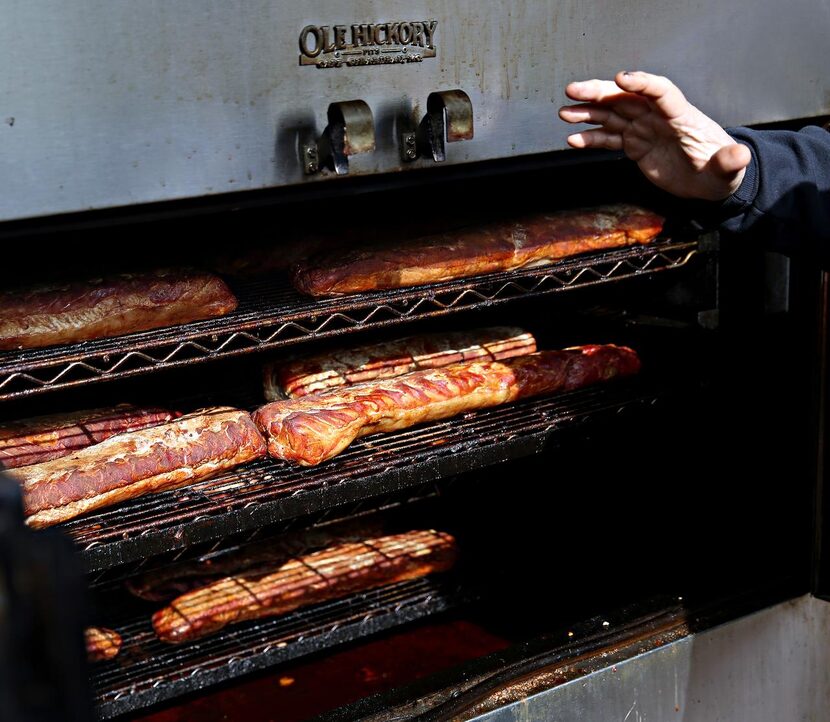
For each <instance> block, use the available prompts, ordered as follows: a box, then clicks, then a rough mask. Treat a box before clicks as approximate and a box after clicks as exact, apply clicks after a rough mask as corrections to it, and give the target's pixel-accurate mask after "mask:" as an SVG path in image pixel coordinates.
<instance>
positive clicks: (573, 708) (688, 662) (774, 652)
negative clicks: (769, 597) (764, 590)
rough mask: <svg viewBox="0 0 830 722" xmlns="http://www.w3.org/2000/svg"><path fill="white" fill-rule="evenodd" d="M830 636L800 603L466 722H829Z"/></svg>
mask: <svg viewBox="0 0 830 722" xmlns="http://www.w3.org/2000/svg"><path fill="white" fill-rule="evenodd" d="M828 639H830V604H829V603H827V602H824V601H821V600H818V599H815V598H814V597H810V596H804V597H799V598H798V599H795V600H792V601H788V602H784V603H783V604H778V605H775V606H772V607H769V608H767V609H765V610H763V611H760V612H757V613H755V614H751V615H749V616H746V617H743V618H741V619H738V620H737V621H734V622H730V623H728V624H724V625H722V626H719V627H715V628H714V629H711V630H709V631H706V632H703V633H701V634H695V635H691V636H688V637H684V638H682V639H680V640H679V641H676V642H673V643H671V644H668V645H666V646H664V647H659V648H658V649H655V650H653V651H650V652H647V653H645V654H641V655H639V656H636V657H634V658H632V659H629V660H627V661H625V662H622V663H618V664H616V665H614V666H610V667H606V668H605V669H602V670H600V671H598V672H595V673H593V674H589V675H587V676H584V677H580V678H578V679H575V680H573V681H571V682H568V683H566V684H563V685H561V686H559V687H554V688H553V689H550V690H547V691H545V692H541V693H539V694H536V695H533V696H530V697H528V698H526V699H522V700H520V701H519V702H516V703H514V704H511V705H508V706H505V707H501V708H499V709H496V710H494V711H493V712H489V713H486V714H483V715H479V716H476V717H474V718H467V717H465V719H473V720H475V722H547V721H548V720H556V722H571V721H572V720H573V722H576V721H577V720H579V721H584V720H591V722H606V721H607V722H612V721H613V722H621V721H622V722H646V721H647V720H650V721H660V722H662V721H664V720H677V721H678V722H681V721H682V722H713V721H714V720H730V721H733V720H752V722H781V721H782V720H826V719H827V718H828V715H827V701H828V700H830V644H828Z"/></svg>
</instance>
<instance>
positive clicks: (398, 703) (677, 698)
mask: <svg viewBox="0 0 830 722" xmlns="http://www.w3.org/2000/svg"><path fill="white" fill-rule="evenodd" d="M793 589H794V587H792V586H791V585H790V584H789V583H784V584H783V585H781V586H777V587H776V588H775V589H773V590H765V591H762V592H757V593H750V594H743V595H740V596H738V597H735V598H730V599H727V600H719V601H717V602H714V603H713V602H706V603H689V602H688V601H686V600H684V599H682V598H661V599H654V600H650V601H648V602H645V603H643V604H639V605H630V606H626V607H623V608H620V609H618V610H617V611H616V612H612V613H608V614H605V615H600V616H598V617H595V618H592V619H590V620H588V621H586V622H582V623H576V624H574V625H572V626H570V627H567V628H563V629H562V630H560V631H558V632H556V633H553V634H544V635H542V636H541V637H539V638H536V639H532V640H529V641H525V642H519V641H517V640H516V639H515V638H514V639H510V638H509V637H506V636H503V634H500V633H499V632H497V631H496V630H494V629H492V628H489V626H488V624H487V623H486V621H484V620H486V618H487V615H486V614H485V615H484V616H483V617H482V616H481V615H480V614H474V615H473V616H472V617H470V618H468V615H467V614H466V613H464V614H457V615H453V616H451V617H446V616H444V617H439V618H433V619H431V620H429V621H427V622H423V623H419V624H418V625H416V626H415V627H410V628H409V629H406V630H403V631H395V632H394V633H391V634H386V635H384V636H382V637H380V638H375V639H372V640H369V641H366V642H361V643H359V644H355V645H352V646H350V647H347V648H345V649H342V650H339V651H337V652H334V653H330V654H327V655H317V656H316V657H312V658H308V659H305V660H302V661H300V662H298V663H294V664H291V665H283V666H281V667H280V668H278V669H276V670H274V671H272V672H270V673H269V674H267V675H262V676H260V677H258V678H256V679H253V680H248V681H245V682H242V683H237V684H235V685H233V686H230V687H226V688H225V689H223V690H217V691H214V692H210V693H208V695H206V696H204V697H198V698H195V699H193V700H191V701H189V702H186V703H184V704H180V705H177V706H175V707H170V708H168V709H165V710H163V711H160V712H157V713H155V714H152V715H150V716H147V717H142V718H141V722H189V720H195V719H198V720H200V721H201V722H219V720H242V719H244V720H246V722H259V721H260V720H262V721H263V722H264V721H265V720H271V719H279V720H280V721H281V722H300V721H301V720H306V719H310V718H312V717H313V718H314V719H315V720H318V722H346V720H348V721H349V722H352V721H356V720H360V721H361V722H381V721H382V720H389V719H395V720H413V722H414V721H416V720H417V721H418V722H441V721H445V720H446V721H449V720H457V721H458V722H462V721H463V722H472V721H475V722H531V721H533V722H535V721H536V720H538V721H539V722H543V721H547V720H557V721H559V722H566V721H568V720H574V721H576V720H592V721H594V722H602V721H604V720H608V721H609V722H611V721H612V720H613V721H614V722H619V721H620V720H626V722H630V721H636V720H640V721H642V720H683V721H684V722H698V721H700V722H704V721H705V722H710V721H711V720H713V719H725V720H726V719H728V720H739V719H741V720H742V719H751V720H753V721H754V722H767V721H769V722H772V721H773V720H775V721H776V722H777V721H778V720H784V719H824V716H823V715H824V711H825V710H824V707H825V704H826V700H827V699H830V671H828V670H830V645H828V644H827V643H826V640H827V639H828V638H830V604H828V603H827V602H823V601H820V600H817V599H816V598H814V597H811V596H809V595H802V596H796V597H794V598H788V597H789V596H790V595H791V594H792V590H793ZM782 599H784V600H785V601H781V600H782ZM482 622H483V623H482ZM334 708H337V709H334ZM315 715H322V716H319V717H318V716H315Z"/></svg>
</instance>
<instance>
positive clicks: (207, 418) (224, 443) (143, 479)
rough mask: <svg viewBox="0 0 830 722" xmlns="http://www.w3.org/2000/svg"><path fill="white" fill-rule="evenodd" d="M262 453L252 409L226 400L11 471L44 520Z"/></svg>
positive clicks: (33, 519) (35, 517)
mask: <svg viewBox="0 0 830 722" xmlns="http://www.w3.org/2000/svg"><path fill="white" fill-rule="evenodd" d="M264 454H265V444H264V442H263V440H262V437H261V436H260V434H259V432H258V431H257V429H256V427H255V426H254V424H253V422H252V420H251V418H250V416H249V415H248V414H247V413H246V412H245V411H239V410H237V409H230V408H224V407H221V408H215V409H203V410H202V411H199V412H197V413H195V414H189V415H188V416H183V417H182V418H180V419H178V420H176V421H173V422H170V423H167V424H163V425H161V426H155V427H152V428H149V429H143V430H141V431H132V432H129V433H126V434H119V435H117V436H112V437H110V438H109V439H107V440H106V441H103V442H101V443H100V444H96V445H95V446H90V447H87V448H86V449H82V450H81V451H78V452H75V453H74V454H72V455H71V456H66V457H63V458H61V459H54V460H52V461H46V462H43V463H42V464H35V465H33V466H26V467H22V468H20V469H16V470H14V471H10V472H9V476H11V477H12V478H14V479H17V481H18V482H20V484H21V485H22V487H23V507H24V512H25V514H26V516H27V517H28V518H27V519H26V522H27V524H29V525H30V526H33V527H43V526H49V525H51V524H55V523H57V522H61V521H66V520H67V519H71V518H73V517H75V516H78V515H79V514H82V513H84V512H87V511H90V510H92V509H98V508H100V507H102V506H109V505H111V504H114V503H116V502H119V501H123V500H125V499H132V498H134V497H137V496H142V495H143V494H147V493H150V492H154V491H164V490H167V489H175V488H178V487H180V486H184V485H186V484H190V483H192V482H194V481H198V480H199V479H205V478H207V477H209V476H212V475H213V474H216V473H218V472H221V471H226V470H228V469H231V468H233V467H235V466H238V465H239V464H244V463H245V462H247V461H251V460H253V459H257V458H260V457H262V456H264Z"/></svg>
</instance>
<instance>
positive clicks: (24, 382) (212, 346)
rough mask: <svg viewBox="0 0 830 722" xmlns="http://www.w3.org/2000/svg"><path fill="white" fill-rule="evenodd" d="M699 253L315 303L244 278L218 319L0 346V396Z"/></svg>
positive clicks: (588, 281) (628, 251)
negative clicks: (35, 345)
mask: <svg viewBox="0 0 830 722" xmlns="http://www.w3.org/2000/svg"><path fill="white" fill-rule="evenodd" d="M697 252H698V244H697V242H696V241H683V242H673V241H662V242H659V243H655V244H652V245H648V246H636V247H631V248H624V249H620V250H615V251H609V252H606V253H602V254H599V255H597V254H594V255H590V256H582V257H579V258H575V259H569V260H565V261H561V262H559V263H556V264H554V265H551V266H547V267H545V268H536V269H523V270H519V271H512V272H509V273H496V274H490V275H487V276H481V277H478V278H474V279H463V280H458V281H448V282H445V283H439V284H432V285H429V286H420V287H417V288H411V289H401V290H398V291H388V292H374V293H367V294H362V295H358V296H348V297H344V298H333V299H323V300H313V299H309V298H307V297H304V296H301V295H299V294H298V293H297V292H296V291H294V290H293V289H292V288H291V287H289V286H288V284H287V283H286V281H285V280H284V279H280V278H268V279H264V280H257V281H251V282H246V283H244V284H240V285H239V286H237V287H236V288H235V290H236V292H237V295H238V297H239V300H240V305H239V308H238V309H237V310H236V311H234V312H233V313H230V314H228V315H227V316H223V317H222V318H218V319H211V320H206V321H197V322H194V323H190V324H186V325H183V326H176V327H172V328H165V329H158V330H154V331H145V332H142V333H135V334H129V335H126V336H120V337H117V338H110V339H99V340H95V341H86V342H83V343H77V344H69V345H64V346H54V347H50V348H45V349H33V350H27V351H5V352H0V400H4V399H11V398H19V397H23V396H27V395H31V394H36V393H40V392H45V391H49V390H51V389H59V388H67V387H73V386H79V385H82V384H88V383H92V382H96V381H105V380H112V379H118V378H125V377H130V376H135V375H137V374H144V373H148V372H151V371H153V370H156V369H162V368H172V367H178V366H183V365H186V364H193V363H197V362H200V361H206V360H210V359H216V358H225V357H231V356H236V355H240V354H245V353H250V352H253V351H257V350H260V349H269V348H277V347H279V346H284V345H287V344H290V343H295V342H297V341H301V340H307V339H315V338H324V337H328V336H333V335H336V334H341V333H345V332H348V331H356V330H361V329H368V328H376V327H382V326H387V325H391V324H396V323H401V322H405V321H410V320H415V319H419V318H430V317H434V316H441V315H446V314H449V313H453V312H456V311H462V310H467V309H473V308H478V307H483V306H490V305H493V304H496V303H502V302H505V301H508V300H510V299H513V298H519V297H532V296H538V295H542V294H547V293H553V292H557V291H565V290H568V289H571V288H578V287H583V286H592V285H596V284H601V283H607V282H611V281H617V280H622V279H625V278H632V277H635V276H642V275H647V274H652V273H656V272H659V271H665V270H670V269H674V268H680V267H682V266H685V265H686V264H687V263H688V262H689V260H690V259H691V258H692V257H693V256H694V255H695V254H696V253H697Z"/></svg>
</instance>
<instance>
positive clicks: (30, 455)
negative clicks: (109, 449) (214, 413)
mask: <svg viewBox="0 0 830 722" xmlns="http://www.w3.org/2000/svg"><path fill="white" fill-rule="evenodd" d="M178 415H179V414H177V413H174V412H171V411H166V410H165V409H158V408H146V409H142V408H136V407H135V406H132V405H131V404H119V405H118V406H112V407H109V408H106V409H90V410H87V411H72V412H70V413H65V414H50V415H48V416H35V417H33V418H31V419H23V420H22V421H12V422H9V423H6V424H0V468H5V469H16V468H17V467H19V466H29V465H30V464H39V463H40V462H42V461H49V460H50V459H59V458H60V457H62V456H67V455H69V454H71V453H72V452H73V451H77V450H78V449H84V448H86V447H87V446H92V445H93V444H98V443H100V442H101V441H104V440H105V439H108V438H109V437H110V436H115V435H116V434H122V433H124V432H126V431H138V430H139V429H146V428H148V427H150V426H157V425H158V424H163V423H165V422H167V421H172V420H173V419H174V418H176V417H177V416H178Z"/></svg>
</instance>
